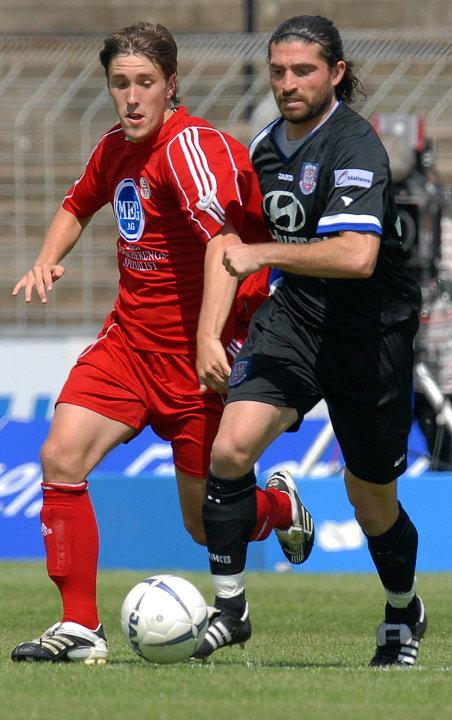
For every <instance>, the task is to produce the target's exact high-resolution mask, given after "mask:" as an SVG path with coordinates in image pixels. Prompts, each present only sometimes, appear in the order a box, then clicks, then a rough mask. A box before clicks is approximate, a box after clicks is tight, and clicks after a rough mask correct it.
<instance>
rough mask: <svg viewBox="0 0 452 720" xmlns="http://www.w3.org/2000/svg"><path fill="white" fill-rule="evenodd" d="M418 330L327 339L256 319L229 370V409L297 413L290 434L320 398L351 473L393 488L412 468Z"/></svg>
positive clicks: (410, 324) (412, 326)
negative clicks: (248, 406)
mask: <svg viewBox="0 0 452 720" xmlns="http://www.w3.org/2000/svg"><path fill="white" fill-rule="evenodd" d="M262 317H263V322H261V321H260V318H262ZM265 325H266V327H265ZM269 325H270V327H269ZM416 329H417V320H413V321H406V322H404V323H400V324H399V325H397V326H396V327H394V328H392V329H391V330H390V331H388V332H386V333H384V334H383V335H379V336H370V337H362V338H361V337H360V338H356V337H353V338H346V337H344V336H333V335H328V336H325V335H322V334H321V333H316V332H313V331H312V330H311V329H309V328H306V327H304V326H303V325H301V324H300V325H298V326H296V327H294V326H291V325H290V324H289V323H287V322H286V323H276V324H275V323H274V321H273V322H271V323H266V322H265V311H264V313H262V314H261V313H258V316H257V318H256V316H255V319H254V320H253V322H252V325H251V329H250V336H249V338H248V340H247V341H246V343H245V344H244V346H243V348H242V350H241V351H240V353H239V355H238V356H237V358H236V359H235V361H234V364H233V366H232V373H231V376H230V379H229V385H230V389H229V395H228V399H227V402H228V403H230V402H236V401H238V400H254V401H258V402H263V403H268V404H270V405H274V406H276V407H291V408H295V409H296V410H297V412H298V416H299V421H298V423H297V424H296V426H295V427H294V426H293V427H292V428H290V430H298V428H299V427H300V424H301V422H302V420H303V417H304V415H305V414H306V413H307V412H308V411H309V410H311V409H312V408H313V407H314V405H316V404H317V402H318V401H319V400H321V399H322V398H323V399H324V400H325V402H326V404H327V407H328V412H329V415H330V419H331V423H332V426H333V429H334V432H335V435H336V438H337V440H338V442H339V445H340V447H341V450H342V454H343V456H344V460H345V464H346V466H347V468H348V469H349V470H350V472H352V473H353V474H354V475H356V476H357V477H359V478H361V479H363V480H367V481H369V482H372V483H378V484H385V483H389V482H391V481H392V480H394V479H395V478H396V477H398V476H399V475H401V474H402V473H403V472H404V471H405V470H406V467H407V441H408V434H409V432H410V428H411V422H412V371H413V340H414V335H415V333H416Z"/></svg>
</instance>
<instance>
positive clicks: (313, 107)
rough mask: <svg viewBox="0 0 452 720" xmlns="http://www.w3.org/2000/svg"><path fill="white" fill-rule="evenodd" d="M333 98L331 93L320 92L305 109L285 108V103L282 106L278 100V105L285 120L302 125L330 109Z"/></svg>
mask: <svg viewBox="0 0 452 720" xmlns="http://www.w3.org/2000/svg"><path fill="white" fill-rule="evenodd" d="M282 99H286V98H282ZM287 99H288V100H289V99H290V97H288V98H287ZM332 99H333V98H332V96H331V94H330V93H328V94H326V93H322V94H319V95H318V96H317V98H316V99H315V100H314V101H313V102H312V103H311V104H310V105H308V106H307V107H306V108H305V110H295V111H291V110H285V109H284V105H282V106H281V104H280V103H279V102H278V101H277V105H278V108H279V111H280V113H281V115H282V116H283V118H284V119H285V120H287V121H288V122H291V123H293V124H294V125H301V124H302V123H305V122H308V121H309V120H315V118H317V117H319V116H320V115H323V113H324V112H325V111H326V110H328V108H329V106H330V105H331V103H332Z"/></svg>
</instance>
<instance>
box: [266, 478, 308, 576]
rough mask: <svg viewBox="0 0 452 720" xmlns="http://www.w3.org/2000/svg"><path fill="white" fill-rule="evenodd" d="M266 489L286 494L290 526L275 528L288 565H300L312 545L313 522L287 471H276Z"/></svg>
mask: <svg viewBox="0 0 452 720" xmlns="http://www.w3.org/2000/svg"><path fill="white" fill-rule="evenodd" d="M265 487H266V489H267V490H268V489H269V488H274V489H276V490H280V491H281V492H284V493H287V495H288V496H289V498H290V502H291V506H292V525H291V526H290V527H289V528H287V529H285V530H279V529H276V528H275V533H276V537H277V538H278V542H279V544H280V545H281V549H282V551H283V553H284V555H285V557H286V558H287V559H288V561H289V562H290V563H292V564H293V565H300V564H301V563H304V562H305V560H307V559H308V557H309V555H310V554H311V550H312V548H313V545H314V535H315V533H314V522H313V519H312V517H311V514H310V513H309V512H308V510H306V508H305V506H304V505H303V503H302V502H301V500H300V497H299V495H298V492H297V486H296V485H295V482H294V480H293V478H292V475H291V474H290V472H289V471H288V470H278V471H277V472H275V473H273V475H272V476H271V477H270V478H269V479H268V481H267V484H266V486H265Z"/></svg>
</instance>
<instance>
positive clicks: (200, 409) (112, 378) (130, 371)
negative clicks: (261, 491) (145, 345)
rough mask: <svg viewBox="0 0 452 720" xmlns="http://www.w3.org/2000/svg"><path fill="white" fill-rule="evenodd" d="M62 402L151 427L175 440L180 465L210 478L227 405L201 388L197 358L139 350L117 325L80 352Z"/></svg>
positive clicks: (138, 427) (176, 461) (139, 427)
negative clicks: (212, 448) (212, 460)
mask: <svg viewBox="0 0 452 720" xmlns="http://www.w3.org/2000/svg"><path fill="white" fill-rule="evenodd" d="M58 402H64V403H70V404H72V405H81V406H82V407H85V408H88V409H89V410H94V411H95V412H97V413H99V414H100V415H105V416H106V417H108V418H111V419H112V420H118V421H119V422H122V423H124V424H125V425H129V426H130V427H133V428H135V429H136V430H137V431H138V432H139V431H141V430H142V429H143V428H144V427H145V426H146V425H150V427H151V428H152V429H153V430H154V432H155V433H156V434H157V435H159V436H160V437H161V438H162V439H163V440H169V441H170V442H171V446H172V449H173V456H174V464H175V465H176V467H177V468H178V469H179V470H180V471H181V472H183V473H185V474H186V475H190V476H191V477H196V478H205V477H206V475H207V470H208V467H209V461H210V451H211V447H212V443H213V440H214V438H215V435H216V434H217V431H218V426H219V424H220V420H221V415H222V412H223V408H224V403H223V398H222V397H221V395H219V394H218V393H214V392H207V393H205V394H203V393H200V392H199V381H198V376H197V374H196V369H195V361H194V359H193V357H188V356H186V355H175V354H165V353H156V352H146V351H141V350H134V349H133V348H131V347H130V346H129V345H128V343H127V341H126V340H125V338H124V336H123V334H122V331H121V328H120V327H119V325H117V324H116V323H113V324H112V325H110V326H108V327H107V328H106V329H104V331H103V334H102V335H100V336H99V337H98V339H97V340H96V342H94V343H93V345H90V346H89V347H88V348H87V349H86V350H84V351H83V352H82V354H81V355H80V356H79V358H78V360H77V363H76V365H75V366H74V367H73V368H72V370H71V372H70V374H69V377H68V379H67V381H66V383H65V385H64V387H63V389H62V391H61V393H60V395H59V397H58V400H57V403H58Z"/></svg>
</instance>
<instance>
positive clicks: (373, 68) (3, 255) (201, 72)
mask: <svg viewBox="0 0 452 720" xmlns="http://www.w3.org/2000/svg"><path fill="white" fill-rule="evenodd" d="M23 4H24V3H23V2H21V3H19V5H21V6H22V5H23ZM63 4H64V3H63ZM176 4H177V3H176ZM180 4H181V3H179V5H180ZM195 4H196V3H195ZM311 4H312V3H311ZM325 4H328V3H325ZM348 4H349V5H350V3H348ZM377 4H379V5H380V7H381V2H380V3H378V2H377ZM405 4H406V3H405ZM44 5H45V3H44ZM93 5H95V3H94V4H93ZM113 5H114V6H115V8H116V4H115V3H113ZM232 5H233V6H234V7H235V4H234V2H233V3H232ZM270 5H271V3H270ZM273 5H275V3H273ZM276 5H278V3H276ZM286 5H290V3H286ZM307 5H309V3H307ZM424 5H425V6H426V7H427V6H428V3H425V4H424ZM392 6H393V4H391V7H392ZM118 7H119V6H118ZM122 7H123V5H122ZM143 7H144V5H143ZM206 7H207V6H206ZM366 7H367V4H366ZM388 7H389V3H388ZM312 10H313V8H311V7H310V6H309V7H306V8H305V7H303V11H304V12H309V11H312ZM323 11H324V10H323V8H322V12H323ZM30 12H31V13H34V10H32V8H31V5H30ZM60 12H61V11H60ZM209 12H210V11H209ZM296 12H297V10H296V8H295V7H294V8H293V12H292V14H296ZM298 12H299V11H298ZM325 14H328V13H327V12H326V9H325ZM331 14H332V16H333V17H334V18H335V20H336V22H337V24H338V25H339V26H340V27H341V24H340V18H338V17H337V13H335V14H334V12H332V13H331ZM284 16H285V17H287V16H290V13H286V12H284ZM1 17H2V14H1V8H0V18H1ZM38 19H39V18H38ZM117 19H118V23H114V24H113V25H112V26H113V27H116V26H120V25H121V24H125V23H127V22H128V21H130V22H132V19H130V18H128V19H127V18H126V19H125V21H123V20H122V18H119V16H118V18H117ZM134 19H135V18H133V20H134ZM159 19H161V20H162V21H163V22H165V21H166V22H167V24H168V25H169V26H170V27H172V28H173V29H174V23H170V22H168V19H167V18H159ZM179 19H180V18H179ZM278 20H279V18H273V19H271V26H273V25H276V24H277V22H278ZM439 24H440V20H439V21H438V23H437V25H439ZM199 26H200V27H202V23H201V22H200V23H199ZM426 26H427V24H425V25H424V27H426ZM36 28H37V29H38V30H39V29H40V23H39V22H37V25H36ZM6 29H7V28H6ZM104 35H105V33H102V34H96V35H95V36H94V35H93V34H90V35H88V34H85V35H77V36H76V35H39V34H36V33H34V34H32V35H8V36H6V35H3V36H1V35H0V96H1V107H2V110H1V113H0V215H1V225H0V227H1V233H2V237H1V242H0V268H1V269H0V329H1V330H2V331H6V332H9V331H11V332H22V331H23V330H26V329H27V330H30V329H31V328H32V327H33V326H36V327H37V326H41V327H42V325H45V326H47V328H48V329H49V330H50V329H52V328H57V327H60V326H62V325H64V326H73V327H74V328H75V327H77V328H78V329H80V327H81V326H82V327H83V328H85V329H86V330H88V329H91V328H93V327H96V326H98V325H99V324H100V323H101V321H102V319H103V317H104V316H105V314H106V311H107V310H108V309H109V307H110V306H111V303H112V299H113V297H114V295H115V287H116V283H117V270H116V257H115V235H116V231H115V228H114V223H113V219H112V213H111V209H110V208H104V209H103V210H102V211H101V212H100V213H99V214H98V216H97V217H96V218H95V219H94V221H93V222H92V224H91V226H90V227H89V228H88V229H87V230H86V231H85V233H84V235H83V237H82V239H81V240H80V242H79V243H78V245H77V246H76V248H75V249H74V250H73V252H72V253H71V255H70V256H69V257H68V259H67V260H66V261H65V263H64V264H65V266H66V273H67V274H66V276H65V278H64V279H63V280H62V281H61V283H60V285H59V286H57V288H56V289H55V292H54V294H53V296H52V298H51V300H50V302H49V303H48V306H47V307H46V308H42V307H40V306H39V304H38V303H36V302H35V303H33V304H31V305H28V306H25V304H24V303H23V301H22V300H20V301H17V300H16V301H14V300H13V299H12V298H11V288H12V286H13V285H14V283H15V282H16V281H17V279H18V278H19V277H20V276H21V275H22V274H23V273H24V272H25V270H27V269H28V268H29V267H30V266H31V264H32V262H33V259H34V257H35V256H36V254H37V252H38V249H39V247H40V245H41V242H42V238H43V234H44V231H45V227H46V226H47V224H48V222H49V220H50V219H51V217H52V215H53V213H54V211H55V209H56V207H57V206H58V204H59V202H60V201H61V199H62V197H63V196H64V194H65V192H66V190H67V188H68V187H69V186H70V185H71V183H72V182H73V181H74V179H75V178H77V177H78V176H79V175H80V173H81V171H82V169H83V166H84V164H85V162H86V160H87V158H88V157H89V154H90V151H91V149H92V148H93V146H94V145H95V144H96V142H97V141H98V139H99V138H100V137H101V135H102V134H103V132H105V130H107V129H108V128H109V127H110V126H111V125H113V124H114V123H115V121H116V120H115V116H114V113H113V110H112V108H111V104H110V101H109V97H108V94H107V91H106V88H105V77H104V75H103V70H102V68H100V66H99V63H98V52H99V49H100V47H101V46H102V39H103V37H104ZM342 36H343V39H344V45H345V49H346V55H347V56H349V57H351V58H352V59H353V60H354V64H355V69H356V71H357V73H358V75H359V76H360V78H361V79H362V81H363V83H364V86H365V90H366V93H367V99H361V100H360V101H359V102H358V103H357V104H356V105H355V107H356V109H357V110H358V111H359V112H361V113H362V114H363V115H364V116H365V117H368V118H370V117H371V115H372V114H373V113H375V112H388V113H398V112H400V113H420V114H422V116H423V117H424V119H425V125H426V133H427V136H428V137H429V138H431V140H432V141H433V146H434V152H435V155H436V159H435V164H436V168H437V170H438V172H439V173H440V176H441V178H442V182H443V184H444V186H445V188H446V190H447V189H448V188H449V189H450V188H451V187H452V88H451V83H450V78H451V77H452V52H451V50H452V36H451V34H450V33H448V32H447V31H444V32H443V31H441V30H428V29H424V30H422V31H412V30H410V31H406V30H404V31H403V32H400V31H399V30H397V29H384V30H382V29H380V30H364V29H363V30H354V31H347V30H344V31H343V32H342ZM176 38H177V41H178V44H179V59H180V65H179V76H180V90H181V92H182V95H183V96H184V104H186V105H187V107H188V108H189V110H190V111H191V112H192V113H194V114H195V115H200V116H203V117H206V118H207V119H209V120H211V121H212V122H213V123H214V124H216V125H217V126H218V127H220V128H222V129H224V130H227V131H228V132H230V133H231V134H233V135H235V136H236V137H238V138H239V139H240V140H242V141H243V142H245V143H248V142H249V140H250V139H251V138H252V137H253V136H254V134H255V133H256V132H257V131H258V130H259V129H260V128H261V127H263V126H264V125H265V124H266V123H267V122H269V121H270V120H271V119H272V118H273V117H274V116H275V114H276V112H275V106H274V104H273V99H272V97H271V95H270V94H269V91H268V77H267V68H266V63H265V57H266V47H267V41H268V34H267V32H258V33H249V34H247V33H241V32H222V33H201V34H188V33H182V32H180V33H176ZM447 214H448V213H447V211H446V213H445V219H444V221H443V222H444V227H445V231H446V234H447V238H446V243H445V253H446V254H447V261H448V263H452V258H451V250H450V248H451V247H452V242H451V240H450V237H451V235H452V223H451V221H450V220H449V219H448V217H447ZM449 267H450V265H449Z"/></svg>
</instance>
